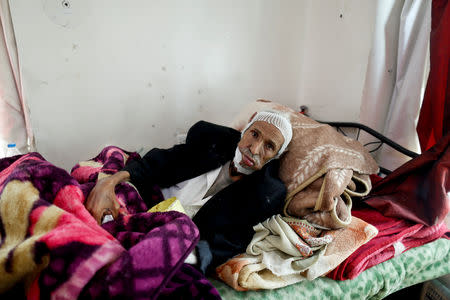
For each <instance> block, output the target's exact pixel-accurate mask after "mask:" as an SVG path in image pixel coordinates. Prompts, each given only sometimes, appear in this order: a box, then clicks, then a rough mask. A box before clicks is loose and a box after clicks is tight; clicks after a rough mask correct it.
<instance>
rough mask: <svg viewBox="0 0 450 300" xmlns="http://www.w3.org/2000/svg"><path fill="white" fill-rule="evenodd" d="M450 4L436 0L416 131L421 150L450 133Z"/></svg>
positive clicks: (434, 1)
mask: <svg viewBox="0 0 450 300" xmlns="http://www.w3.org/2000/svg"><path fill="white" fill-rule="evenodd" d="M449 58H450V5H449V3H448V0H433V2H432V8H431V34H430V73H429V76H428V81H427V87H426V90H425V95H424V99H423V103H422V108H421V110H420V115H419V122H418V124H417V134H418V136H419V141H420V147H421V149H422V152H424V151H425V150H427V149H429V148H430V147H432V146H433V145H434V144H435V143H436V142H437V141H439V139H441V138H442V137H443V136H445V135H446V134H448V133H449V132H450V84H449V83H450V64H449Z"/></svg>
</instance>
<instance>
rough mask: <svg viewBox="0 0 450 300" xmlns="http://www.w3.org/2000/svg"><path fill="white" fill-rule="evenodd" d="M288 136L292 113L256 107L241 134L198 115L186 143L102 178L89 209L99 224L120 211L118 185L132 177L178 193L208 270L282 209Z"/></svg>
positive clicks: (143, 186)
mask: <svg viewBox="0 0 450 300" xmlns="http://www.w3.org/2000/svg"><path fill="white" fill-rule="evenodd" d="M291 138H292V127H291V124H290V121H289V119H288V118H286V117H284V116H283V115H281V114H279V113H276V112H259V113H257V114H256V115H255V116H254V117H253V118H252V120H251V121H250V123H249V124H247V127H246V128H245V129H244V130H243V131H242V133H240V132H239V131H237V130H234V129H232V128H228V127H224V126H219V125H215V124H211V123H207V122H204V121H200V122H198V123H196V124H195V125H194V126H192V127H191V129H190V130H189V132H188V134H187V137H186V143H185V144H181V145H175V146H174V147H172V148H170V149H157V148H155V149H152V150H150V151H149V152H148V153H147V154H146V155H145V156H144V157H143V158H142V159H141V160H139V161H133V162H131V163H130V164H128V165H127V166H126V167H125V168H124V169H123V170H122V171H120V172H118V173H116V174H114V175H112V176H110V177H107V178H104V179H102V180H99V181H98V183H97V185H96V186H95V187H94V189H93V190H92V191H91V193H90V195H89V197H88V199H87V201H86V208H87V209H88V210H89V211H90V212H91V214H92V215H93V216H94V218H95V219H96V220H97V221H98V222H99V223H101V221H102V219H103V217H104V216H106V215H113V216H114V217H116V216H117V214H118V209H119V204H118V202H117V200H116V196H115V193H114V188H115V186H116V185H117V184H118V183H120V182H122V181H125V180H128V181H130V182H131V183H133V184H134V185H135V186H136V188H137V189H138V191H139V192H140V194H141V195H142V197H149V195H150V194H151V190H150V187H152V186H154V185H155V184H156V185H158V186H159V187H161V188H162V193H163V195H164V197H165V198H169V197H173V196H176V197H177V198H178V199H179V200H180V202H181V204H182V205H183V207H184V208H185V209H186V211H187V213H188V215H189V216H190V217H192V218H193V221H194V222H195V223H196V225H197V226H198V228H199V230H200V238H201V241H200V242H199V247H198V248H197V250H198V257H199V259H200V268H201V269H202V270H203V271H205V270H206V268H207V267H208V269H209V270H211V269H212V268H213V267H216V266H217V265H218V264H220V263H223V262H224V261H226V260H227V259H228V258H230V257H232V256H234V255H236V254H239V253H242V252H245V248H246V246H247V244H248V243H249V242H250V240H251V238H252V236H253V229H252V227H253V226H254V225H256V224H257V223H259V222H262V221H264V220H265V219H267V218H268V217H270V216H272V215H274V214H277V213H280V212H281V211H282V207H283V204H284V198H285V196H286V189H285V186H284V184H283V183H282V182H281V180H280V179H279V178H278V168H279V163H278V160H274V159H276V158H279V157H280V155H281V154H282V153H283V152H284V151H285V150H286V148H287V146H288V144H289V142H290V140H291Z"/></svg>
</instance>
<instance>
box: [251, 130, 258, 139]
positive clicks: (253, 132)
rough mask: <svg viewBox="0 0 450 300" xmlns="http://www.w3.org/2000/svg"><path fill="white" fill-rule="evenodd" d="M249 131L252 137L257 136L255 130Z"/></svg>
mask: <svg viewBox="0 0 450 300" xmlns="http://www.w3.org/2000/svg"><path fill="white" fill-rule="evenodd" d="M250 133H251V135H252V137H254V138H256V137H258V133H257V132H256V131H253V130H252V131H251V132H250Z"/></svg>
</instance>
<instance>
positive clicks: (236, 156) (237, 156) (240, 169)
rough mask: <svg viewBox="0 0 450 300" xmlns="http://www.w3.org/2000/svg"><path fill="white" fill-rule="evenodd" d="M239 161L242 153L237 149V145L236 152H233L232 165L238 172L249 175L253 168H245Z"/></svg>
mask: <svg viewBox="0 0 450 300" xmlns="http://www.w3.org/2000/svg"><path fill="white" fill-rule="evenodd" d="M241 161H242V153H241V151H240V150H239V147H236V152H235V153H234V158H233V163H234V166H235V167H236V170H237V171H238V172H239V173H242V174H245V175H250V174H252V173H253V172H254V171H255V170H252V169H247V168H244V167H243V166H241V164H240V162H241Z"/></svg>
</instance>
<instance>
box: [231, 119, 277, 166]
mask: <svg viewBox="0 0 450 300" xmlns="http://www.w3.org/2000/svg"><path fill="white" fill-rule="evenodd" d="M283 143H284V137H283V135H282V134H281V132H280V130H278V128H276V127H275V126H273V125H272V124H269V123H267V122H263V121H256V122H255V123H253V124H252V125H251V126H250V127H249V128H248V129H247V130H246V131H245V132H244V134H243V136H242V138H241V140H240V141H239V143H238V148H239V151H240V152H241V153H242V160H241V161H240V162H239V164H240V165H241V166H242V167H243V168H245V169H250V170H253V171H256V170H260V169H261V168H262V167H263V166H264V164H265V163H266V162H268V161H269V160H270V159H272V158H274V157H275V156H276V155H277V153H278V151H279V150H280V148H281V146H282V145H283Z"/></svg>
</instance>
